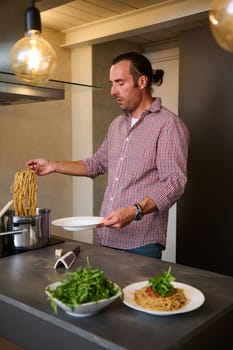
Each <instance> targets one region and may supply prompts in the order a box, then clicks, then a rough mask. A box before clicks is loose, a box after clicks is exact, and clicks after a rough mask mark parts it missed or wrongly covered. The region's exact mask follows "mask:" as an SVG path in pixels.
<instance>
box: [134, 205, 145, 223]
mask: <svg viewBox="0 0 233 350" xmlns="http://www.w3.org/2000/svg"><path fill="white" fill-rule="evenodd" d="M134 206H135V208H136V215H135V220H136V221H139V220H142V218H143V216H144V214H143V211H142V207H141V206H140V204H139V203H135V204H134Z"/></svg>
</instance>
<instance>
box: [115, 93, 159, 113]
mask: <svg viewBox="0 0 233 350" xmlns="http://www.w3.org/2000/svg"><path fill="white" fill-rule="evenodd" d="M161 103H162V101H161V98H160V97H155V98H154V100H153V102H152V104H151V105H150V107H149V109H146V110H145V111H144V112H143V116H145V115H147V114H149V113H156V112H159V111H160V109H161V107H162V105H161ZM122 114H123V115H124V116H125V117H128V118H129V117H131V113H130V112H129V111H123V112H122Z"/></svg>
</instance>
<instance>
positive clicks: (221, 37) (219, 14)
mask: <svg viewBox="0 0 233 350" xmlns="http://www.w3.org/2000/svg"><path fill="white" fill-rule="evenodd" d="M209 23H210V28H211V31H212V34H213V36H214V38H215V40H216V41H217V43H218V44H219V45H220V46H221V47H222V48H223V49H225V50H227V51H229V52H233V0H214V1H213V3H212V9H211V10H210V12H209Z"/></svg>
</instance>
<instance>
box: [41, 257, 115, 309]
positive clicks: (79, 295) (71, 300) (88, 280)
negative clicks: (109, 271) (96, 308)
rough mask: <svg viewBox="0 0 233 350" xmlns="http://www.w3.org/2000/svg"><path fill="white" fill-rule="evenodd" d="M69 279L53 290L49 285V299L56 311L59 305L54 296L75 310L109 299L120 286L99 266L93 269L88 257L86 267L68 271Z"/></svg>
mask: <svg viewBox="0 0 233 350" xmlns="http://www.w3.org/2000/svg"><path fill="white" fill-rule="evenodd" d="M65 275H67V276H68V278H67V279H65V280H63V281H61V284H60V285H58V286H57V287H56V289H54V290H52V289H50V288H49V287H48V288H47V291H48V292H49V297H48V299H49V300H50V302H51V306H52V308H53V310H54V312H55V313H56V312H57V305H56V303H55V302H54V298H56V299H58V300H60V301H61V302H62V303H63V304H65V305H67V306H69V307H70V308H71V310H74V307H75V306H78V305H81V304H84V303H88V302H97V301H98V300H101V299H109V298H111V297H112V296H114V295H115V294H117V292H118V291H119V288H117V287H116V286H115V284H114V283H113V282H112V281H110V280H109V279H108V278H107V277H106V276H105V275H104V272H103V271H102V270H100V269H99V268H96V269H92V268H91V266H90V264H89V260H88V259H87V266H86V267H79V268H78V269H77V270H76V271H75V272H67V273H66V274H65Z"/></svg>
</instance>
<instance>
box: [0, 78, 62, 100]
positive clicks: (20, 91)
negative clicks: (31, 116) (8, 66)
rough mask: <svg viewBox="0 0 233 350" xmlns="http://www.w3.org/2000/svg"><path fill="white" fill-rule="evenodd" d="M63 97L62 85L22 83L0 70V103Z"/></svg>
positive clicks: (59, 98) (60, 98)
mask: <svg viewBox="0 0 233 350" xmlns="http://www.w3.org/2000/svg"><path fill="white" fill-rule="evenodd" d="M63 99H64V85H63V84H62V83H60V84H58V83H57V84H56V85H55V84H52V83H49V82H48V84H47V85H46V86H34V85H31V84H30V85H29V84H24V83H23V82H21V81H19V79H17V78H16V77H10V78H9V77H6V74H4V73H1V72H0V105H5V106H6V105H15V104H25V103H33V102H45V101H51V100H63Z"/></svg>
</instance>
